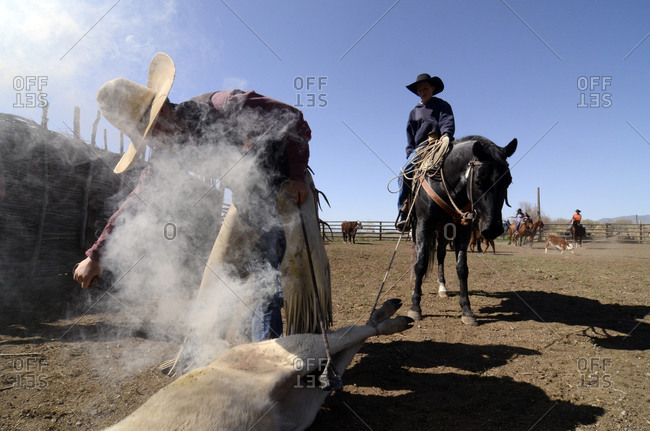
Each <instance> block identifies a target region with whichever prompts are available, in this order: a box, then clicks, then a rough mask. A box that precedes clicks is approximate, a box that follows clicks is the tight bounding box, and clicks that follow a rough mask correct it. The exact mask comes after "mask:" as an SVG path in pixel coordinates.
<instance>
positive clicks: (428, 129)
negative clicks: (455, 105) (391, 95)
mask: <svg viewBox="0 0 650 431" xmlns="http://www.w3.org/2000/svg"><path fill="white" fill-rule="evenodd" d="M406 88H408V89H409V90H410V91H411V92H413V93H414V94H417V95H418V96H419V97H420V99H421V100H420V102H419V103H418V104H417V105H416V106H415V107H414V108H413V109H412V110H411V112H410V114H409V119H408V123H407V125H406V139H407V143H406V158H407V159H408V161H407V163H406V165H404V167H403V168H402V175H400V176H399V177H398V183H399V185H400V191H399V197H398V200H397V208H398V210H399V215H398V217H397V221H396V222H395V227H396V228H397V230H399V231H401V232H404V231H406V230H408V214H409V205H408V200H409V199H408V197H409V195H410V193H411V180H412V178H411V177H412V173H413V169H414V166H413V162H414V161H415V159H416V158H417V156H416V157H413V158H411V155H412V154H413V153H414V152H416V150H418V149H419V148H421V147H425V146H427V145H429V144H434V143H436V142H440V143H441V144H442V147H444V148H446V147H447V146H448V145H449V142H450V141H453V139H454V132H455V130H456V125H455V122H454V114H453V112H452V109H451V105H449V103H447V102H446V101H444V100H442V99H440V98H437V97H433V96H434V95H436V94H438V93H440V92H442V90H443V89H444V88H445V85H444V84H443V82H442V80H441V79H440V78H438V77H437V76H434V77H433V78H432V77H431V76H430V75H429V74H427V73H422V74H420V75H418V77H417V79H416V81H415V82H414V83H412V84H409V85H407V86H406Z"/></svg>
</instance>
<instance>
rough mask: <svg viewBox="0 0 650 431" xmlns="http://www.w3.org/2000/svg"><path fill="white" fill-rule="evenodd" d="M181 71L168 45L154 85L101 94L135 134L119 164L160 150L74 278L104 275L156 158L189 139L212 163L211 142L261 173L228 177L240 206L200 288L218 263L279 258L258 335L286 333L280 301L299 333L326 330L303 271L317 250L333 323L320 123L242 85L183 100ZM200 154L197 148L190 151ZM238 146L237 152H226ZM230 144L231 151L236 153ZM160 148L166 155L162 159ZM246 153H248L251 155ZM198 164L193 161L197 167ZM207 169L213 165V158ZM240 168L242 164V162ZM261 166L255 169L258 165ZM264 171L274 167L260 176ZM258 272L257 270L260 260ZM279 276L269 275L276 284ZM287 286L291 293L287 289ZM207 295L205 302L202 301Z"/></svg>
mask: <svg viewBox="0 0 650 431" xmlns="http://www.w3.org/2000/svg"><path fill="white" fill-rule="evenodd" d="M174 77H175V66H174V63H173V61H172V59H171V58H170V57H169V56H168V55H167V54H164V53H158V54H156V55H155V56H154V58H153V60H152V61H151V64H150V68H149V76H148V80H147V85H146V86H143V85H140V84H137V83H135V82H132V81H129V80H127V79H123V78H118V79H114V80H112V81H109V82H108V83H106V84H104V85H103V86H102V87H101V89H100V90H99V92H98V94H97V101H98V104H99V107H100V109H101V111H102V113H103V115H104V117H105V118H106V119H107V120H108V121H109V122H110V123H111V124H113V125H114V126H115V127H116V128H118V129H119V130H121V131H122V132H124V133H125V134H126V135H128V136H129V137H130V138H131V140H132V141H131V143H130V145H129V147H128V150H127V151H126V153H125V154H124V155H123V157H122V158H121V159H120V161H119V162H118V164H117V166H116V167H115V173H122V172H124V171H126V170H128V169H129V168H131V167H132V166H133V164H134V162H135V161H136V160H138V158H139V157H140V155H141V154H142V153H143V152H144V151H145V148H146V146H147V145H149V146H151V147H152V148H153V149H155V150H156V151H155V152H154V153H153V156H152V157H151V159H150V163H149V165H148V166H147V168H146V169H145V170H144V171H143V174H142V176H141V178H140V182H139V184H138V187H137V188H136V189H135V190H134V191H133V193H131V195H130V196H129V197H128V198H127V199H126V201H125V202H124V203H123V204H122V206H121V207H120V209H118V211H117V212H116V213H115V214H113V216H112V217H111V218H110V219H109V222H108V224H107V226H106V227H105V229H104V230H103V232H102V234H101V236H100V237H99V239H98V240H97V241H96V242H95V244H94V245H93V246H92V247H91V248H90V249H89V250H88V251H87V252H86V256H87V257H86V259H85V260H83V261H82V262H80V263H79V264H78V266H77V267H76V269H75V271H74V279H75V280H76V281H77V282H79V283H80V284H81V286H82V288H87V287H88V286H89V285H90V284H91V282H92V281H93V280H94V279H95V278H96V277H99V276H101V274H102V266H101V257H102V250H103V248H104V245H105V244H106V242H107V241H108V240H110V235H111V233H112V231H113V229H114V228H115V227H116V225H117V219H118V216H119V215H120V213H122V212H123V211H124V210H125V208H127V207H131V208H132V207H137V206H138V204H139V200H140V199H139V198H138V196H137V194H138V192H140V190H141V189H142V188H145V187H146V184H147V183H148V181H149V179H150V177H152V176H155V175H156V172H158V171H157V170H156V169H155V168H152V165H155V163H154V162H155V161H156V160H159V159H160V158H161V157H174V155H175V154H178V153H180V152H183V151H185V150H187V149H188V148H189V149H190V150H196V151H194V154H195V155H198V156H197V157H195V158H194V159H193V160H194V161H193V162H192V163H196V164H197V165H198V164H200V163H201V162H204V164H205V160H202V159H205V157H202V156H201V155H203V154H205V152H207V151H209V150H210V149H216V150H219V151H221V152H219V151H217V154H224V148H225V149H229V150H230V153H232V152H236V154H237V157H235V158H234V159H232V160H231V161H230V162H229V163H230V165H229V166H226V167H224V168H222V170H223V169H225V170H227V172H226V173H223V172H222V174H223V175H217V176H220V177H221V178H222V181H224V183H226V182H227V181H226V179H225V178H226V177H225V176H226V174H227V173H230V172H231V171H233V172H235V171H237V172H238V173H239V174H243V175H235V174H232V175H229V176H227V178H233V177H237V178H239V177H241V176H246V174H249V175H251V176H253V175H252V174H255V175H254V178H256V180H255V181H242V180H240V179H237V178H235V179H232V182H231V183H228V184H226V186H227V187H228V188H230V189H231V190H232V192H233V198H232V199H233V205H232V206H231V207H230V210H229V211H228V213H227V215H226V217H225V219H224V221H223V224H222V227H221V230H220V231H219V235H218V237H217V239H216V241H215V244H214V247H213V249H212V252H211V254H210V257H209V259H208V262H207V265H206V269H205V271H204V275H203V280H202V282H201V289H200V292H199V297H201V295H202V292H203V291H204V290H208V289H207V288H208V287H210V286H211V285H213V284H214V283H215V278H219V276H218V275H217V274H216V272H215V271H216V270H217V269H218V268H224V267H228V266H229V265H230V266H232V267H234V268H239V269H241V268H242V266H246V267H247V268H248V271H249V272H250V271H251V269H250V268H252V267H254V268H261V267H264V268H266V267H269V266H270V267H271V268H273V269H274V270H276V271H278V269H279V277H278V276H276V277H271V278H274V280H273V281H272V283H275V284H278V283H277V280H278V278H280V279H281V280H282V286H279V285H278V286H277V287H276V289H277V292H276V294H275V295H273V297H271V298H268V297H267V298H263V299H262V300H260V301H259V304H258V309H257V310H256V312H255V317H254V320H253V334H252V338H253V341H259V340H262V339H268V338H274V337H278V336H280V335H281V334H282V329H283V328H282V326H283V325H282V318H281V313H280V307H281V306H282V305H283V302H284V305H285V308H286V318H287V328H288V329H290V330H291V331H293V332H294V333H300V332H316V331H317V330H318V321H317V318H316V316H315V312H314V311H315V310H313V305H312V304H314V301H313V296H312V295H313V292H312V291H310V290H307V289H306V288H304V287H303V286H305V285H311V280H312V276H311V275H310V274H309V273H307V274H305V271H303V268H304V267H303V266H302V265H304V264H305V262H306V259H307V258H308V257H311V258H312V260H313V261H314V262H315V263H316V269H315V272H316V274H315V276H316V278H317V279H318V282H319V286H318V287H319V293H320V295H319V296H320V297H321V303H322V304H324V306H323V308H325V310H323V313H324V315H325V316H327V317H326V322H327V324H328V325H329V324H330V323H331V300H330V297H329V294H330V280H329V272H328V263H327V255H326V253H325V249H324V246H323V243H322V239H321V238H320V235H319V226H318V215H317V204H316V202H315V197H314V191H315V188H314V185H313V182H312V180H311V176H310V175H309V173H308V172H307V162H308V159H309V145H308V142H309V140H310V138H311V130H310V128H309V125H308V124H307V122H306V121H305V120H304V119H303V116H302V113H301V112H300V111H299V110H297V109H296V108H294V107H292V106H290V105H287V104H284V103H282V102H279V101H277V100H273V99H270V98H268V97H265V96H262V95H260V94H257V93H255V92H254V91H249V92H244V91H241V90H231V91H217V92H212V93H207V94H204V95H201V96H197V97H195V98H192V99H190V100H189V101H186V102H182V103H179V104H173V103H171V102H170V101H169V99H168V94H169V91H170V89H171V87H172V84H173V82H174ZM190 153H192V151H190ZM225 153H228V152H225ZM230 153H228V154H230ZM156 156H159V159H155V157H156ZM242 160H244V161H243V162H242V163H239V162H241V161H242ZM193 167H194V166H192V165H189V166H187V167H186V169H187V170H194V169H193ZM203 167H204V168H205V166H203ZM235 168H236V169H235ZM253 171H255V172H253ZM259 172H262V173H264V174H265V175H264V176H259V175H257V174H258V173H259ZM298 214H300V215H301V218H302V220H303V224H304V225H306V231H307V234H306V235H307V237H308V240H309V242H310V244H311V256H306V255H305V247H304V242H305V241H307V238H305V236H304V235H303V234H302V233H301V226H300V224H296V220H297V219H300V218H299V217H298V216H297V215H298ZM253 271H254V269H253ZM269 279H270V278H269V277H266V279H265V280H262V281H260V283H267V284H268V283H269ZM282 294H284V298H283V296H282ZM197 302H199V301H197Z"/></svg>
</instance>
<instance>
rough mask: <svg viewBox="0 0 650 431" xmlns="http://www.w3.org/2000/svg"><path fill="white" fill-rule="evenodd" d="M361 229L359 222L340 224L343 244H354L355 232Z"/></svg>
mask: <svg viewBox="0 0 650 431" xmlns="http://www.w3.org/2000/svg"><path fill="white" fill-rule="evenodd" d="M359 229H363V226H362V225H361V222H360V221H358V220H357V221H344V222H343V223H341V233H343V242H348V241H350V242H351V243H354V244H356V240H355V239H356V237H357V231H358V230H359Z"/></svg>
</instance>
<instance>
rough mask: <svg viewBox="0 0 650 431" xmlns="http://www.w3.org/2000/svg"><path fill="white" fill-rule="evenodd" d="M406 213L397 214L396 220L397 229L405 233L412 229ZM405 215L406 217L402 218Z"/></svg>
mask: <svg viewBox="0 0 650 431" xmlns="http://www.w3.org/2000/svg"><path fill="white" fill-rule="evenodd" d="M406 216H407V215H406V214H405V213H403V212H401V211H400V213H399V214H398V215H397V220H395V229H397V230H398V231H400V232H402V233H404V232H407V231H409V230H410V229H411V226H410V223H409V220H408V219H407V218H406ZM402 217H404V218H402Z"/></svg>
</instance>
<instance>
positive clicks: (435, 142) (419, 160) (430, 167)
mask: <svg viewBox="0 0 650 431" xmlns="http://www.w3.org/2000/svg"><path fill="white" fill-rule="evenodd" d="M448 149H449V140H442V139H437V138H436V134H435V133H429V138H428V139H427V141H426V143H425V142H422V143H421V144H420V145H419V147H418V148H417V149H416V150H415V155H414V156H413V157H412V158H411V160H412V162H411V164H412V165H413V170H412V171H411V173H410V174H409V173H406V172H402V175H403V176H404V178H405V179H408V180H411V184H413V181H415V180H416V178H417V176H418V175H419V173H422V175H426V176H429V177H432V176H434V175H435V174H436V173H437V172H438V171H439V170H441V168H442V162H443V161H444V159H445V155H446V154H447V150H448ZM395 178H397V177H394V178H391V181H393V180H394V179H395ZM389 184H390V181H389ZM402 187H404V183H403V182H402ZM420 187H422V182H418V187H417V189H416V190H415V193H413V197H414V198H413V199H411V205H410V207H409V210H408V214H407V216H406V220H408V219H410V218H411V213H412V212H413V207H414V206H415V196H417V195H418V192H419V191H420ZM400 190H401V188H400V189H398V191H397V192H399V191H400ZM397 192H396V193H397ZM405 233H406V232H401V235H400V236H399V238H398V240H397V244H395V250H394V251H393V256H392V257H391V258H390V262H389V263H388V268H387V269H386V274H385V275H384V279H383V280H382V282H381V286H380V287H379V292H377V298H376V299H375V303H374V304H373V306H372V310H371V311H370V316H372V313H374V312H375V310H376V309H377V304H378V303H379V298H380V297H381V293H382V291H383V290H384V285H385V284H386V281H387V280H388V274H389V273H390V269H391V267H392V266H393V261H394V260H395V255H396V254H397V249H398V248H399V244H400V242H401V241H402V238H403V237H404V234H405Z"/></svg>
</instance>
